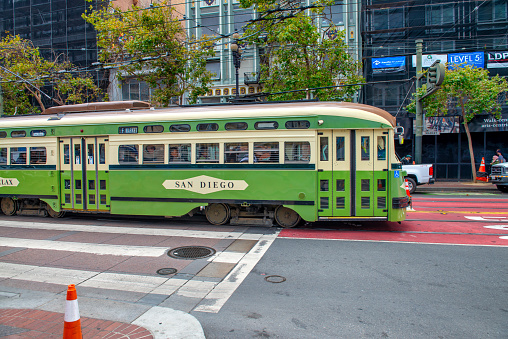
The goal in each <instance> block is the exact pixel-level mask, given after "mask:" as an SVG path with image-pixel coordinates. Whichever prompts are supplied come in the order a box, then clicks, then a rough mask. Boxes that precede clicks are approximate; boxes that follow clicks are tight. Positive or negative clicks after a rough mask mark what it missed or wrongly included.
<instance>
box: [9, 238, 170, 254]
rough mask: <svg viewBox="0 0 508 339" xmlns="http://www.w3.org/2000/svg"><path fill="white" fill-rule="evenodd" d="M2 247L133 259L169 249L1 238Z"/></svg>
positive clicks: (162, 252) (161, 252) (163, 252)
mask: <svg viewBox="0 0 508 339" xmlns="http://www.w3.org/2000/svg"><path fill="white" fill-rule="evenodd" d="M0 246H6V247H23V248H31V249H40V250H52V251H69V252H79V253H91V254H98V255H106V254H109V255H124V256H131V257H160V256H162V255H164V254H165V253H166V251H167V250H168V248H167V247H151V246H128V245H110V244H88V243H80V242H65V241H52V240H36V239H20V238H5V237H0Z"/></svg>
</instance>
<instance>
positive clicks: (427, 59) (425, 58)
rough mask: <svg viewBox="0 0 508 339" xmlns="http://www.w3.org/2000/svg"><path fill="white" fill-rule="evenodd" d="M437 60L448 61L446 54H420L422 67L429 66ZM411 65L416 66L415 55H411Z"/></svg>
mask: <svg viewBox="0 0 508 339" xmlns="http://www.w3.org/2000/svg"><path fill="white" fill-rule="evenodd" d="M437 60H439V61H441V63H442V64H444V63H445V62H448V54H427V55H422V67H424V68H426V67H430V66H432V64H433V63H434V62H435V61H437ZM413 67H416V55H413Z"/></svg>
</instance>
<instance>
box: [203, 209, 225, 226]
mask: <svg viewBox="0 0 508 339" xmlns="http://www.w3.org/2000/svg"><path fill="white" fill-rule="evenodd" d="M205 215H206V219H207V220H208V222H209V223H210V224H213V225H224V224H225V223H227V222H228V221H229V217H230V216H231V212H230V210H229V206H228V205H225V204H210V205H208V206H207V207H206V211H205Z"/></svg>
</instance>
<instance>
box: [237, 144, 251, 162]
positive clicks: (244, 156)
mask: <svg viewBox="0 0 508 339" xmlns="http://www.w3.org/2000/svg"><path fill="white" fill-rule="evenodd" d="M240 152H241V153H238V158H237V159H238V162H249V146H247V145H241V146H240Z"/></svg>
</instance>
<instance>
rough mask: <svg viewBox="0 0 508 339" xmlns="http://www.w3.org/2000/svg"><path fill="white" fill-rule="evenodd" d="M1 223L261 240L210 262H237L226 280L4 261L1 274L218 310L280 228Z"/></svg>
mask: <svg viewBox="0 0 508 339" xmlns="http://www.w3.org/2000/svg"><path fill="white" fill-rule="evenodd" d="M0 227H9V228H24V229H45V230H59V231H74V232H76V231H77V232H97V233H113V234H130V235H158V236H168V237H188V238H209V239H230V240H236V239H244V240H256V241H257V243H256V245H254V247H253V248H252V249H251V250H250V251H249V252H248V253H238V252H228V251H223V252H218V253H217V254H216V255H215V256H213V257H211V258H209V259H208V261H209V262H216V263H232V264H237V265H236V266H235V267H234V268H233V269H232V270H231V272H230V273H229V274H228V275H227V276H226V277H225V278H224V279H223V280H222V281H221V282H210V281H203V280H202V278H201V277H194V278H192V279H190V280H189V279H182V278H181V277H172V278H165V277H158V276H145V275H139V274H122V273H111V272H103V273H101V272H95V271H85V270H73V269H63V268H54V267H39V266H34V265H23V264H12V263H0V278H7V279H18V280H26V281H35V282H43V283H50V284H58V285H68V284H75V285H76V286H82V287H93V288H100V289H106V290H108V289H109V290H122V291H130V292H139V293H150V294H162V295H172V294H176V295H179V296H183V297H191V298H198V299H201V301H200V304H198V307H197V309H196V310H197V311H201V312H212V313H216V312H218V311H219V310H220V309H221V308H222V306H223V305H224V304H225V303H226V302H227V300H228V299H229V298H230V297H231V295H232V294H233V293H234V292H235V291H236V289H237V288H238V286H240V285H241V283H242V282H243V280H244V279H245V278H246V277H247V275H248V274H249V273H250V272H251V270H252V269H253V268H254V266H255V265H256V264H257V263H258V261H259V260H260V259H261V258H262V257H263V255H264V254H265V252H266V251H267V250H268V248H269V247H270V246H271V244H272V243H273V241H274V240H275V239H276V238H277V237H278V234H279V232H280V231H276V232H275V233H274V234H270V235H263V234H251V233H243V232H213V231H199V230H197V231H196V230H179V229H159V228H135V227H112V226H99V225H70V224H52V223H41V222H23V221H4V220H0ZM0 246H7V247H18V248H32V249H46V250H57V251H70V252H81V253H92V254H98V255H104V254H110V255H121V256H131V257H147V256H149V257H159V256H161V255H164V254H165V253H166V251H167V250H168V249H169V248H168V247H165V248H162V247H151V246H124V245H109V244H92V243H80V242H65V241H58V240H54V241H50V240H34V239H21V238H7V237H0ZM205 304H206V305H205ZM164 338H166V337H164Z"/></svg>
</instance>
